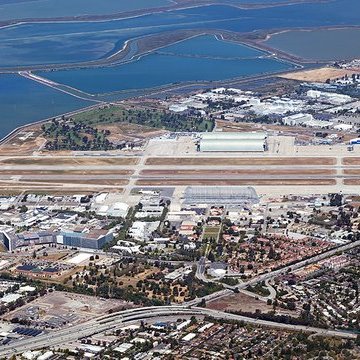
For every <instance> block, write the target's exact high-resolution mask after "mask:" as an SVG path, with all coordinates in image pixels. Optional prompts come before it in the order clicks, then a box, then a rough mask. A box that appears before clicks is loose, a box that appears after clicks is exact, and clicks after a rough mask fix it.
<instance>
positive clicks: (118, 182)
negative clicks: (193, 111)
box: [14, 179, 129, 186]
mask: <svg viewBox="0 0 360 360" xmlns="http://www.w3.org/2000/svg"><path fill="white" fill-rule="evenodd" d="M21 181H22V182H23V183H30V184H31V183H35V184H36V183H42V184H60V185H61V184H76V185H80V184H83V185H90V184H94V185H116V186H123V185H127V184H128V182H129V181H128V180H122V179H104V180H103V179H99V180H95V179H90V180H89V179H84V180H81V179H79V180H67V179H61V180H41V179H39V180H26V179H22V180H21ZM14 184H17V183H16V182H15V183H14Z"/></svg>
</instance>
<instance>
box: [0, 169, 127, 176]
mask: <svg viewBox="0 0 360 360" xmlns="http://www.w3.org/2000/svg"><path fill="white" fill-rule="evenodd" d="M132 174H133V171H131V170H89V171H85V170H1V169H0V175H9V176H26V175H33V176H36V175H63V176H66V175H84V176H92V175H94V176H95V175H114V177H116V176H117V175H132Z"/></svg>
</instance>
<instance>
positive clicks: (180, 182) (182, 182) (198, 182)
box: [136, 179, 336, 186]
mask: <svg viewBox="0 0 360 360" xmlns="http://www.w3.org/2000/svg"><path fill="white" fill-rule="evenodd" d="M335 184H336V180H335V179H246V180H240V179H239V180H220V179H219V180H202V179H194V180H191V179H167V180H151V179H142V180H138V181H137V182H136V185H137V186H190V185H192V186H202V185H204V186H241V185H249V186H255V185H272V186H281V185H293V186H294V185H335Z"/></svg>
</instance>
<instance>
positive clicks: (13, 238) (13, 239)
mask: <svg viewBox="0 0 360 360" xmlns="http://www.w3.org/2000/svg"><path fill="white" fill-rule="evenodd" d="M113 238H114V235H113V233H112V232H110V231H107V230H101V229H94V230H91V231H88V232H75V231H67V230H64V231H60V232H33V233H22V234H16V233H13V232H2V233H0V240H2V242H3V244H4V245H5V247H6V248H7V249H8V250H9V251H13V250H15V249H17V248H20V247H26V246H34V245H43V244H61V245H65V246H70V247H79V248H85V249H93V250H99V249H101V248H102V247H103V246H104V245H105V244H106V243H108V242H109V241H112V240H113Z"/></svg>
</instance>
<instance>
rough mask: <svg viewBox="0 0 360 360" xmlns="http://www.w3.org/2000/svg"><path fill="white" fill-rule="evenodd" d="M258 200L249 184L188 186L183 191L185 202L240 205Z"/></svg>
mask: <svg viewBox="0 0 360 360" xmlns="http://www.w3.org/2000/svg"><path fill="white" fill-rule="evenodd" d="M258 202H259V198H258V196H257V194H256V191H255V189H254V188H253V187H250V186H248V187H246V186H229V187H228V186H216V187H206V186H188V187H187V188H186V189H185V193H184V203H185V204H208V205H241V204H246V203H248V204H249V203H251V204H255V203H258Z"/></svg>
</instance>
